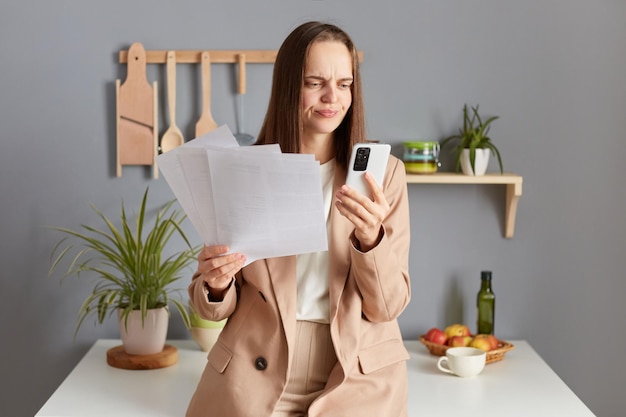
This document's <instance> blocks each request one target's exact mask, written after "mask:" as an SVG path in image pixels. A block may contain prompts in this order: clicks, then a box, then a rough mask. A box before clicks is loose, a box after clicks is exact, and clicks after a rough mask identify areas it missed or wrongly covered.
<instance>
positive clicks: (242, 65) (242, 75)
mask: <svg viewBox="0 0 626 417" xmlns="http://www.w3.org/2000/svg"><path fill="white" fill-rule="evenodd" d="M237 64H238V67H239V68H238V71H239V79H238V82H237V84H238V91H237V93H238V94H237V133H235V139H236V140H237V143H238V144H239V146H247V145H252V144H253V143H254V142H256V138H255V137H254V136H252V135H249V134H247V133H242V132H241V131H242V130H243V96H244V94H246V54H239V55H237Z"/></svg>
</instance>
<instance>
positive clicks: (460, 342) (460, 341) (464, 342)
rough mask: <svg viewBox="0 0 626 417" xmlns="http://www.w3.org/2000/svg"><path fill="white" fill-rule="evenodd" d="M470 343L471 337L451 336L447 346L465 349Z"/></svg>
mask: <svg viewBox="0 0 626 417" xmlns="http://www.w3.org/2000/svg"><path fill="white" fill-rule="evenodd" d="M471 341H472V336H452V337H451V338H450V339H448V346H452V347H465V346H468V345H469V344H470V342H471Z"/></svg>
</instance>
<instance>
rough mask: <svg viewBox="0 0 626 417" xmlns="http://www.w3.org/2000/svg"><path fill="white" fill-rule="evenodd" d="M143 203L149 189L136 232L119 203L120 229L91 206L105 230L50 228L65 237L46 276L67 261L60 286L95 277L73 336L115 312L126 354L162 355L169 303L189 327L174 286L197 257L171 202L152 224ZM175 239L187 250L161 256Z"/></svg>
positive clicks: (82, 226) (186, 315)
mask: <svg viewBox="0 0 626 417" xmlns="http://www.w3.org/2000/svg"><path fill="white" fill-rule="evenodd" d="M147 199H148V188H146V191H145V193H144V195H143V199H142V201H141V207H140V208H139V213H138V214H137V217H136V221H135V225H134V227H131V225H130V224H129V219H128V216H127V215H126V210H125V208H124V203H122V209H121V219H120V220H121V227H120V228H118V227H116V226H115V225H114V223H113V221H111V220H110V219H109V218H107V217H106V216H105V215H104V214H103V213H102V212H101V211H100V210H98V209H97V208H96V207H95V206H91V207H92V209H93V210H94V211H95V212H96V213H97V214H98V216H99V218H100V220H102V222H103V223H104V224H105V226H106V227H104V228H102V229H98V228H95V227H92V226H87V225H81V229H80V230H79V231H75V230H71V229H67V228H62V227H54V228H52V229H53V230H57V231H60V232H62V233H64V234H65V235H67V236H65V237H64V238H63V239H61V240H60V241H59V242H58V243H57V244H56V245H55V247H54V249H53V251H52V254H51V262H52V263H51V267H50V271H49V274H50V275H51V274H52V273H53V272H54V271H55V270H56V269H57V267H58V266H59V265H60V264H61V262H62V261H63V260H65V259H71V263H70V265H69V267H68V269H67V271H66V272H65V273H64V275H63V276H62V278H61V280H62V281H63V279H65V278H66V277H68V276H70V275H76V276H77V277H80V276H81V275H82V274H83V273H89V274H90V275H91V274H95V281H94V284H93V288H92V291H91V293H90V294H89V295H88V296H87V298H86V299H85V301H84V302H83V304H82V306H81V307H80V310H79V313H78V322H77V325H76V331H75V335H76V332H78V330H79V328H80V326H81V324H82V323H83V322H84V320H85V319H86V318H87V317H89V316H91V315H95V316H96V319H97V322H98V323H100V324H102V323H103V321H104V319H105V318H106V317H107V316H110V315H111V314H113V313H117V315H118V320H119V327H120V335H121V338H122V343H123V345H124V350H125V351H126V353H128V354H133V355H150V354H155V353H159V352H161V351H162V350H163V348H164V346H165V339H166V337H167V327H168V324H169V305H170V304H172V305H174V306H175V307H176V309H177V310H178V312H179V313H180V315H181V317H182V319H183V321H184V323H185V325H186V326H187V328H189V327H190V318H189V314H188V312H187V309H186V305H185V304H183V303H182V302H181V301H180V300H179V299H176V298H175V297H173V295H174V293H177V292H180V289H175V288H173V287H172V284H173V283H175V282H176V281H178V280H179V279H180V278H181V277H182V274H183V270H184V269H185V268H186V267H187V266H189V265H190V264H191V263H192V262H193V261H194V260H195V256H196V253H197V248H194V247H192V246H191V244H190V243H189V240H188V239H187V237H186V235H185V233H184V231H183V230H182V229H181V223H182V221H183V220H184V219H185V218H186V216H185V215H184V214H183V213H182V212H181V211H180V210H175V209H174V208H173V207H172V205H173V203H174V201H175V200H172V201H170V202H168V203H166V204H165V205H163V206H162V207H161V208H159V209H158V211H157V213H156V217H155V220H154V222H153V223H152V224H150V223H148V222H149V221H148V219H147V218H146V217H147V213H146V202H147ZM174 234H177V235H178V236H180V237H182V239H183V240H184V242H185V244H186V247H185V248H184V249H183V250H180V251H178V252H176V253H174V254H172V255H170V256H168V257H164V255H163V253H164V250H165V246H166V245H167V243H168V242H169V241H170V238H171V237H172V236H173V235H174Z"/></svg>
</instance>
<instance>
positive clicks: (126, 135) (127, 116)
mask: <svg viewBox="0 0 626 417" xmlns="http://www.w3.org/2000/svg"><path fill="white" fill-rule="evenodd" d="M127 62H128V72H127V75H126V80H125V81H124V83H121V82H120V80H116V81H115V96H116V136H117V138H116V141H117V155H116V168H117V176H118V177H120V176H122V165H152V167H153V175H154V178H157V177H158V169H157V168H156V164H155V163H154V159H155V158H156V156H157V144H158V133H157V132H158V118H157V114H156V111H157V108H158V107H157V83H156V81H155V82H154V83H153V84H152V86H150V84H149V83H148V79H147V78H146V51H145V50H144V48H143V45H142V44H141V43H139V42H135V43H133V44H132V45H131V46H130V48H129V50H128V61H127Z"/></svg>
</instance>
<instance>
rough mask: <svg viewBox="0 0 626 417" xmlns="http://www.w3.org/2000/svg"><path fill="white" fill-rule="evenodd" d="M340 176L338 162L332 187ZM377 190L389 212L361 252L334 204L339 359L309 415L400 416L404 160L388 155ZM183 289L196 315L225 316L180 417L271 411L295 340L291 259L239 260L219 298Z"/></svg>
mask: <svg viewBox="0 0 626 417" xmlns="http://www.w3.org/2000/svg"><path fill="white" fill-rule="evenodd" d="M345 178H346V172H345V170H343V169H341V168H340V167H339V166H336V167H335V180H334V189H335V190H336V189H338V188H339V187H341V185H342V184H344V183H345ZM383 190H384V193H385V195H386V197H387V200H388V201H389V203H390V205H391V211H390V213H389V215H388V217H387V219H386V220H385V222H384V225H383V228H384V234H383V236H382V239H381V241H380V243H379V244H378V245H377V246H376V247H375V248H373V249H372V250H370V251H368V252H366V253H362V252H360V251H359V250H358V249H357V248H356V247H355V245H354V242H353V240H354V237H353V229H354V228H353V226H352V224H351V223H350V222H349V221H348V220H346V219H345V218H344V217H343V216H341V215H340V214H339V212H338V211H337V210H336V208H334V207H333V208H332V209H331V215H330V234H329V267H330V268H329V269H330V275H329V285H330V288H329V297H330V332H331V337H332V340H333V344H334V346H335V352H336V355H337V359H338V362H337V364H336V366H335V367H334V369H333V370H332V371H331V374H330V377H329V380H328V383H327V386H326V389H325V391H324V393H322V394H321V395H320V396H319V397H318V398H317V399H316V400H315V401H314V402H313V403H312V404H311V406H310V408H309V414H308V416H309V417H318V416H323V417H354V416H359V417H366V416H372V417H403V416H406V412H407V411H406V403H407V374H406V360H407V359H408V358H409V355H408V353H407V351H406V349H405V348H404V345H403V343H402V336H401V334H400V329H399V326H398V323H397V320H396V319H397V317H398V316H399V315H400V314H401V313H402V311H403V310H404V308H405V307H406V306H407V304H408V303H409V299H410V295H411V290H410V280H409V272H408V257H409V243H410V226H409V205H408V196H407V186H406V177H405V171H404V164H403V163H402V162H401V161H400V160H398V159H397V158H395V157H393V156H391V157H390V160H389V164H388V166H387V172H386V175H385V180H384V184H383ZM333 195H334V193H333ZM189 295H190V300H191V302H192V304H193V305H194V307H195V308H196V309H197V310H198V312H199V314H200V315H201V316H202V317H205V318H207V319H209V320H221V319H223V318H226V317H228V318H229V319H228V322H227V324H226V326H225V327H224V330H223V331H222V333H221V335H220V337H219V339H218V341H217V343H216V344H215V346H214V347H213V349H212V350H211V351H210V352H209V354H208V358H207V359H208V363H207V365H206V367H205V370H204V372H203V374H202V377H201V380H200V382H199V384H198V387H197V389H196V392H195V393H194V395H193V398H192V399H191V402H190V404H189V408H188V410H187V416H188V417H208V416H211V417H213V416H214V417H265V416H267V417H269V416H271V414H272V411H273V409H274V406H275V404H276V403H277V401H278V399H279V397H280V395H281V393H282V392H283V389H284V387H285V385H286V382H287V376H288V374H289V368H290V366H291V363H290V355H289V352H290V351H291V349H292V348H293V346H294V345H295V342H294V337H295V328H296V257H295V256H287V257H282V258H272V259H265V260H259V261H256V262H253V263H251V264H250V265H248V266H246V267H245V268H243V269H242V271H240V273H239V274H237V277H236V280H235V285H232V286H231V287H230V289H229V290H228V291H227V293H226V295H225V297H224V300H223V301H222V302H219V303H210V302H208V300H207V297H206V294H205V291H204V289H203V284H202V280H200V279H198V277H197V276H194V278H193V280H192V283H191V285H190V286H189Z"/></svg>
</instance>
